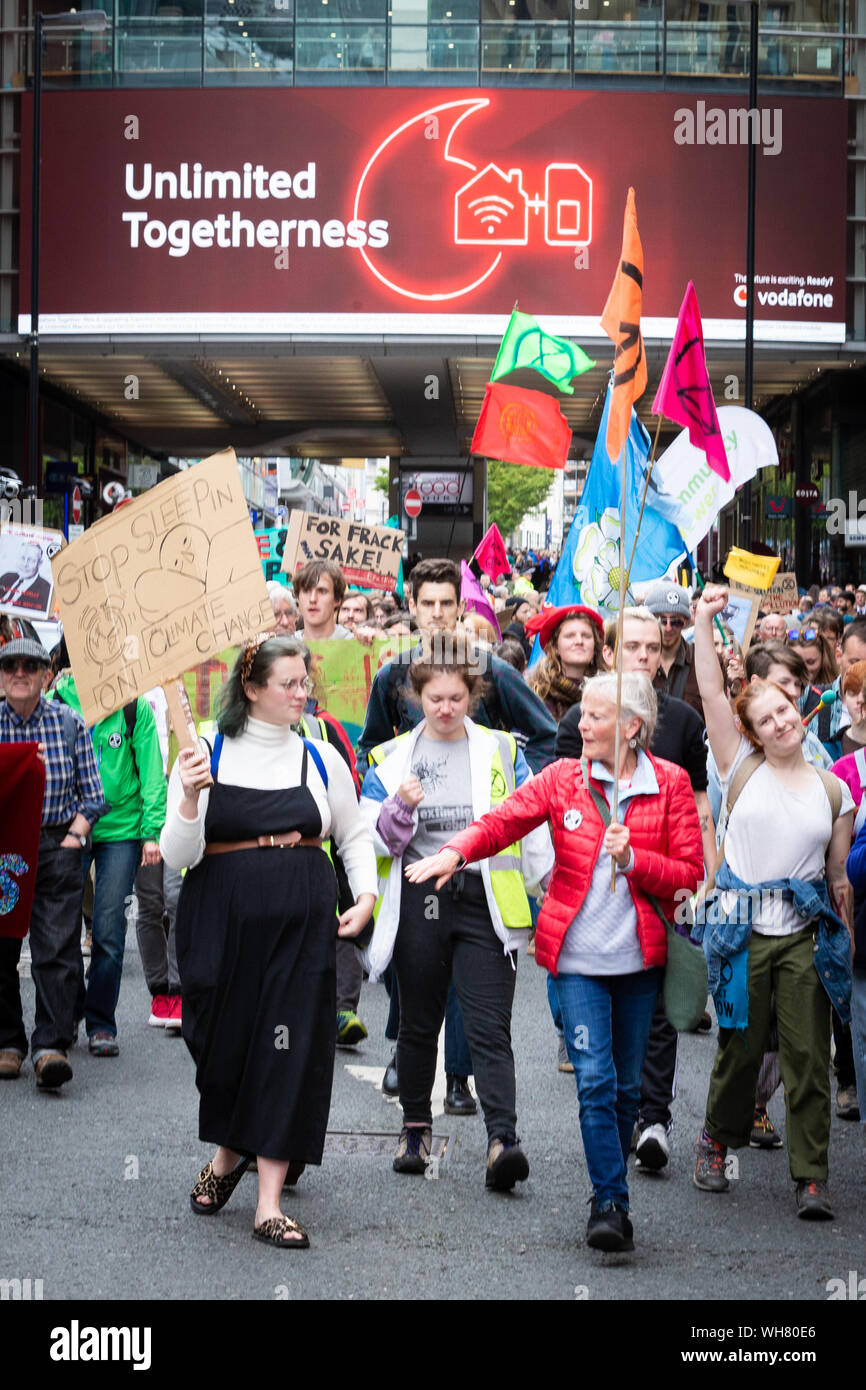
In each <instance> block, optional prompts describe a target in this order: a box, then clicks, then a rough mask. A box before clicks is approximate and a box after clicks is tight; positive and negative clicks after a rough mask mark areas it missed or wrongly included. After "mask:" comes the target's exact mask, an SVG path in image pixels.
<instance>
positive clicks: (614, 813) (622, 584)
mask: <svg viewBox="0 0 866 1390" xmlns="http://www.w3.org/2000/svg"><path fill="white" fill-rule="evenodd" d="M627 451H628V435H626V437H625V439H624V440H623V445H622V449H621V450H620V455H619V462H620V468H621V469H622V489H621V492H620V503H619V611H618V612H617V615H616V733H615V734H614V745H613V805H612V806H611V814H610V823H611V825H613V824H614V823H615V822H616V821H618V819H619V745H620V718H621V715H622V610H623V609H624V608H625V591H626V571H625V564H624V561H625V505H626V502H625V498H626V476H625V475H626V459H627ZM615 889H616V860H615V859H614V858H613V857H612V856H611V861H610V891H611V893H613V892H614V891H615Z"/></svg>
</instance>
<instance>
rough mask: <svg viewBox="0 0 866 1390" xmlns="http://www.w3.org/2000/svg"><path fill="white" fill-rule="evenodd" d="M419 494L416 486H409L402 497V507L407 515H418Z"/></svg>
mask: <svg viewBox="0 0 866 1390" xmlns="http://www.w3.org/2000/svg"><path fill="white" fill-rule="evenodd" d="M421 507H422V502H421V494H420V492H418V491H417V489H416V488H414V487H413V488H410V489H409V491H408V492H407V493H406V496H405V497H404V498H403V508H404V510H405V512H406V515H407V516H418V514H419V512H420V511H421Z"/></svg>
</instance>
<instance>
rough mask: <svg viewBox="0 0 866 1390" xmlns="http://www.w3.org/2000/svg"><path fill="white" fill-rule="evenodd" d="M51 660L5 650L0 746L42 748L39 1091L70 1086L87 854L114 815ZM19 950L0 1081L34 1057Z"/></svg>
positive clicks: (1, 992) (6, 981) (2, 945)
mask: <svg viewBox="0 0 866 1390" xmlns="http://www.w3.org/2000/svg"><path fill="white" fill-rule="evenodd" d="M49 662H50V657H49V655H48V652H47V651H46V650H45V648H44V647H43V646H42V644H41V642H35V641H32V640H31V639H30V638H23V637H22V638H18V639H17V640H15V641H12V642H7V643H6V645H5V646H4V647H0V680H2V683H3V692H4V694H5V696H6V699H5V701H2V702H0V743H37V744H38V745H39V754H40V757H41V758H42V761H43V762H44V764H45V795H44V798H43V802H42V831H41V834H40V837H39V864H38V868H37V871H36V888H35V893H34V898H33V909H32V912H31V916H30V954H31V973H32V976H33V983H34V985H35V987H36V1023H35V1027H34V1029H33V1036H32V1037H31V1039H30V1047H31V1051H32V1055H33V1068H34V1071H35V1073H36V1085H37V1086H38V1087H39V1088H40V1090H56V1089H57V1087H58V1086H62V1085H63V1084H64V1082H66V1081H69V1080H71V1078H72V1068H71V1066H70V1065H69V1061H68V1058H67V1056H66V1053H67V1050H68V1048H69V1047H70V1046H71V1045H72V1042H73V1039H74V1036H75V1021H74V1012H75V1005H76V998H77V995H78V983H79V972H80V968H81V896H82V879H81V853H82V850H83V849H85V848H86V847H87V846H88V845H89V844H90V831H91V829H92V827H93V825H94V822H95V821H97V820H98V819H99V817H100V816H101V815H102V814H103V812H105V811H106V810H107V809H108V807H107V805H106V802H105V796H104V794H103V790H102V782H101V781H100V777H99V771H98V769H97V766H96V759H95V757H94V755H93V745H92V743H91V741H90V735H89V733H88V732H87V727H86V725H85V723H84V720H83V719H82V717H81V715H80V714H78V713H77V712H76V711H75V710H72V709H70V708H69V706H68V705H60V704H57V703H53V702H52V701H51V700H46V699H45V696H44V695H43V693H42V688H43V685H44V682H45V673H46V671H47V670H48V665H49ZM20 954H21V942H20V940H18V939H17V938H0V1079H6V1080H13V1079H14V1078H15V1077H17V1076H18V1074H19V1072H20V1071H21V1065H22V1063H23V1061H24V1058H25V1057H26V1055H27V1034H26V1033H25V1031H24V1019H23V1015H22V1011H21V990H20V986H19V981H18V958H19V956H20Z"/></svg>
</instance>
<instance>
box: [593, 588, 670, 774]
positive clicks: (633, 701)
mask: <svg viewBox="0 0 866 1390" xmlns="http://www.w3.org/2000/svg"><path fill="white" fill-rule="evenodd" d="M650 616H651V617H652V616H653V615H652V614H650ZM590 691H592V692H593V693H594V694H596V695H599V696H601V698H602V699H603V700H607V701H608V703H609V704H611V705H614V706H615V705H616V672H615V671H603V672H602V673H601V674H600V675H597V676H590V678H589V680H586V681H584V685H583V692H582V695H581V699H582V700H585V699H586V696H587V694H588V693H589V692H590ZM620 710H621V714H620V723H625V722H627V721H628V720H630V719H639V720H640V721H641V725H640V728H639V729H638V731H637V733H636V734H635V738H636V739H637V745H638V748H642V749H643V750H644V752H646V750H647V749H648V748H649V745H650V740H651V738H652V736H653V734H654V733H655V727H656V722H657V720H658V700H657V699H656V693H655V691H654V690H653V688H652V685H651V684H650V679H649V677H648V676H647V675H645V674H644V672H643V671H624V672H623V676H622V701H621V705H620Z"/></svg>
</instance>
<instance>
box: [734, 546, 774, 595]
mask: <svg viewBox="0 0 866 1390" xmlns="http://www.w3.org/2000/svg"><path fill="white" fill-rule="evenodd" d="M781 563H782V561H781V560H780V558H779V557H778V555H752V554H750V552H749V551H748V550H739V549H738V548H737V546H735V545H732V546H731V549H730V552H729V554H728V558H727V560H726V561H725V571H724V572H725V574H726V575H727V577H728V579H731V580H733V582H734V583H735V584H748V585H749V587H750V588H752V589H769V587H770V585H771V584H772V582H773V580H774V579H775V577H776V571H777V570H778V568H779V566H780V565H781Z"/></svg>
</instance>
